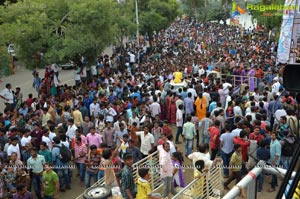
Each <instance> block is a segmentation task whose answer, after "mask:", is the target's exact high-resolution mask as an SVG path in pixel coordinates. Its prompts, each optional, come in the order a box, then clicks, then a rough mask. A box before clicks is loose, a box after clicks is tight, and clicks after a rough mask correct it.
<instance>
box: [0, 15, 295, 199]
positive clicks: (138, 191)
mask: <svg viewBox="0 0 300 199" xmlns="http://www.w3.org/2000/svg"><path fill="white" fill-rule="evenodd" d="M267 34H268V33H267V32H266V31H262V32H256V31H255V30H244V29H243V28H240V27H236V26H229V25H226V24H217V23H198V22H196V21H190V20H185V19H178V20H177V21H176V22H174V23H173V24H172V25H171V26H170V27H169V28H167V29H165V30H161V31H160V32H157V33H155V34H154V35H153V38H152V42H151V46H150V47H149V46H146V45H145V46H143V47H137V46H136V43H135V42H134V41H131V42H128V43H127V44H126V47H125V48H124V49H123V51H122V50H121V51H115V52H114V53H113V55H112V56H111V57H109V56H108V55H104V54H101V55H100V56H99V57H98V58H97V61H96V62H97V64H96V67H95V68H93V69H92V70H88V66H87V62H86V60H85V58H84V57H83V58H82V60H81V63H79V64H77V65H76V66H75V68H74V70H73V71H72V72H73V73H74V85H73V86H70V85H60V80H59V78H60V76H59V71H60V70H59V67H58V66H57V65H56V64H53V65H49V66H46V70H45V74H44V76H43V77H42V78H41V77H40V76H39V73H38V72H36V71H34V72H33V76H34V81H33V86H34V88H35V89H36V91H37V97H34V96H35V95H36V94H35V93H34V94H29V95H28V98H25V96H23V94H22V90H21V88H16V90H15V91H13V89H12V85H11V84H10V83H7V84H6V88H5V89H4V90H3V91H2V92H1V94H0V97H1V98H2V99H3V100H4V102H5V105H6V108H5V110H4V112H3V113H1V115H0V119H1V122H0V161H1V170H2V171H1V175H0V185H1V186H0V198H7V197H8V195H7V194H8V193H12V194H14V195H13V197H14V198H24V197H25V195H30V197H32V196H31V195H32V194H31V193H30V192H29V191H26V190H31V187H33V190H34V192H35V195H36V197H37V198H38V199H41V198H45V199H50V198H56V199H57V198H58V195H59V192H60V191H61V192H64V191H66V190H69V189H71V184H72V183H71V182H72V175H73V176H74V173H75V174H77V172H74V169H73V168H74V167H73V165H75V166H76V168H77V170H78V178H79V179H80V183H81V185H82V186H85V187H86V188H89V187H90V186H91V179H94V181H97V180H99V179H101V178H104V179H105V186H106V187H108V188H111V187H114V186H119V187H120V189H121V193H122V196H123V197H124V198H125V199H133V198H137V199H142V198H143V199H144V198H161V197H164V198H165V197H167V196H169V194H172V195H175V194H176V193H177V192H176V189H175V188H176V187H185V186H186V184H187V183H186V182H185V178H184V167H183V164H184V163H183V161H186V159H187V158H188V159H191V160H192V162H193V165H194V166H195V171H194V176H195V178H202V177H203V172H205V171H206V170H207V169H208V168H209V167H211V166H213V165H214V162H217V161H221V162H223V165H224V169H223V170H224V178H227V179H226V181H225V183H224V188H225V189H228V188H229V187H228V186H229V185H230V183H231V181H233V180H234V179H236V180H237V181H239V180H240V179H241V177H242V176H243V175H245V174H247V172H248V170H249V169H250V168H251V167H253V166H254V165H255V164H256V162H257V161H259V160H264V161H265V162H266V164H272V165H273V166H279V165H282V166H283V167H284V168H285V169H288V168H289V164H290V161H291V157H292V154H293V150H294V147H295V143H296V141H297V140H298V133H297V130H298V120H297V118H296V111H297V109H296V108H297V106H298V104H297V100H296V96H295V94H294V93H289V92H287V91H285V90H284V88H283V86H282V78H281V77H280V74H281V72H282V70H283V66H282V65H276V58H275V57H276V49H277V44H276V42H272V41H269V40H268V36H267ZM140 43H141V45H143V40H142V39H141V41H140ZM124 52H125V53H124ZM127 55H128V63H126V64H125V65H122V63H124V62H126V56H127ZM214 74H221V75H220V76H218V75H214ZM181 83H184V86H180V87H178V86H177V85H179V84H180V85H181ZM175 129H176V130H175ZM174 130H175V131H174ZM181 142H184V150H181V151H180V150H179V148H178V146H179V144H181ZM156 150H157V151H159V164H160V165H161V167H160V175H161V179H162V181H163V182H164V185H165V186H164V187H165V188H164V191H163V194H162V196H159V195H157V194H153V193H152V191H151V188H150V185H149V181H148V180H149V179H150V178H149V175H150V174H149V171H148V170H147V169H145V168H143V169H140V170H139V179H138V181H137V183H135V179H134V178H133V169H132V165H133V164H134V163H135V162H138V161H139V160H141V159H142V158H145V157H147V156H148V155H149V154H151V153H153V152H155V151H156ZM73 163H74V164H73ZM170 168H173V169H170ZM199 182H200V181H199ZM263 184H264V174H261V175H260V177H259V183H258V192H261V191H262V187H263ZM136 186H137V187H136ZM202 186H203V185H202ZM276 186H277V177H276V175H273V176H272V182H271V188H270V189H269V191H271V192H272V191H275V187H276ZM30 197H29V196H28V198H30Z"/></svg>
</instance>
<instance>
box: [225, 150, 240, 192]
mask: <svg viewBox="0 0 300 199" xmlns="http://www.w3.org/2000/svg"><path fill="white" fill-rule="evenodd" d="M234 150H235V152H234V153H233V154H232V156H231V159H230V167H229V178H228V179H227V180H226V181H225V183H224V189H229V187H228V185H229V184H230V183H231V182H232V181H233V180H234V179H235V180H236V184H237V183H238V182H239V181H240V180H241V179H242V176H241V169H242V163H243V159H242V147H241V145H240V144H235V145H234Z"/></svg>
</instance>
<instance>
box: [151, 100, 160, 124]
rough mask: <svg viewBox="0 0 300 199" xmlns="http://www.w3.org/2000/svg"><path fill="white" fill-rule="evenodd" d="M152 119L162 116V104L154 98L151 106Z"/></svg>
mask: <svg viewBox="0 0 300 199" xmlns="http://www.w3.org/2000/svg"><path fill="white" fill-rule="evenodd" d="M149 108H150V112H151V117H152V119H154V118H155V116H156V115H160V112H161V110H160V104H159V103H158V102H157V97H156V96H154V97H153V102H152V103H151V104H150V106H149Z"/></svg>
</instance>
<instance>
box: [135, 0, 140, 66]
mask: <svg viewBox="0 0 300 199" xmlns="http://www.w3.org/2000/svg"><path fill="white" fill-rule="evenodd" d="M137 1H138V0H135V19H136V26H137V27H136V44H137V47H138V54H137V56H138V64H139V63H140V52H139V51H140V40H139V39H140V38H139V37H140V33H139V8H138V2H137Z"/></svg>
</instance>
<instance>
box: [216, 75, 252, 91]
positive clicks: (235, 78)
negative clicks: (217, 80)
mask: <svg viewBox="0 0 300 199" xmlns="http://www.w3.org/2000/svg"><path fill="white" fill-rule="evenodd" d="M223 79H225V80H230V82H229V83H231V84H232V86H233V88H235V87H237V86H239V85H241V84H242V83H244V82H246V81H247V84H248V86H249V88H251V85H253V86H254V88H256V87H257V86H258V85H257V78H256V77H252V76H241V75H227V74H221V81H222V80H223Z"/></svg>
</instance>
